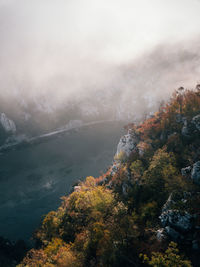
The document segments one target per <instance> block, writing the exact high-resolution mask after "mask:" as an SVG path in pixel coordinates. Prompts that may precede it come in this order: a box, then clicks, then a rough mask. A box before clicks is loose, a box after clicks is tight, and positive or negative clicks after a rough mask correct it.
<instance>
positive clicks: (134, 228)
mask: <svg viewBox="0 0 200 267" xmlns="http://www.w3.org/2000/svg"><path fill="white" fill-rule="evenodd" d="M199 126H200V88H199V86H197V87H196V89H195V90H193V91H190V90H184V89H183V88H179V90H177V91H176V92H175V93H174V94H173V96H172V97H171V99H170V101H169V102H168V103H167V104H165V105H163V106H161V107H160V109H159V111H158V112H156V113H155V114H154V115H153V116H152V117H151V118H149V119H147V120H145V121H144V122H143V123H141V124H139V125H134V124H130V125H128V126H127V130H128V133H127V135H125V136H124V137H122V138H121V140H120V142H119V145H118V148H117V153H116V156H115V160H114V164H113V166H111V167H110V169H109V170H108V172H107V173H105V174H104V175H102V176H100V177H98V178H96V179H95V178H93V177H88V178H87V179H86V181H85V182H81V183H80V184H79V185H77V186H75V187H74V192H72V193H71V194H70V195H69V196H65V197H63V203H62V205H61V206H60V207H59V209H58V210H56V211H52V212H50V213H48V214H47V215H46V217H45V218H44V220H43V222H42V224H41V226H40V228H39V229H38V230H37V232H36V234H35V239H36V249H32V250H30V251H29V252H28V254H27V256H26V257H25V258H24V260H23V262H22V263H21V264H20V265H19V266H20V267H23V266H29V267H30V266H46V267H47V266H51V267H53V266H60V267H61V266H62V267H64V266H65V267H68V266H108V267H109V266H188V267H189V266H199V260H200V258H199V252H200V209H199V205H200V187H199V185H200V127H199ZM179 251H180V252H179ZM182 254H183V255H182ZM186 258H188V259H186Z"/></svg>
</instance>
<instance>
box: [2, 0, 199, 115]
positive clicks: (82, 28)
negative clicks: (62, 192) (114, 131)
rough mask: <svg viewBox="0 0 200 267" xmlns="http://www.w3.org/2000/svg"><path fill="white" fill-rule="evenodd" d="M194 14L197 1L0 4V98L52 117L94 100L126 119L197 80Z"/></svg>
mask: <svg viewBox="0 0 200 267" xmlns="http://www.w3.org/2000/svg"><path fill="white" fill-rule="evenodd" d="M199 10H200V2H199V1H196V0H192V1H191V0H190V1H189V0H176V1H174V0H173V1H172V0H170V1H167V3H166V1H160V0H159V1H158V0H151V1H148V0H142V1H136V0H135V1H130V0H127V1H122V0H117V1H114V0H110V1H98V0H86V1H80V0H76V1H72V0H68V1H64V0H60V1H53V0H48V1H47V0H43V1H39V0H34V1H25V0H10V1H4V0H0V69H1V72H0V93H1V100H2V99H4V100H5V99H6V103H7V104H6V105H7V106H8V105H9V103H11V102H17V103H18V104H19V106H27V103H29V102H32V101H35V102H42V105H44V106H45V105H46V106H48V108H47V109H48V111H49V112H51V111H54V110H56V109H57V107H59V106H61V105H70V104H71V103H72V104H73V105H77V106H79V105H83V106H84V105H89V106H90V105H91V102H92V101H94V102H95V101H97V99H98V102H103V103H104V105H103V106H101V107H100V109H104V108H105V106H106V107H107V111H106V113H109V112H110V113H111V110H110V107H109V108H108V106H114V109H120V108H121V109H122V110H123V111H122V113H126V118H127V117H128V118H129V117H130V118H131V116H133V114H137V113H141V112H143V113H144V112H146V111H148V109H149V110H151V109H155V107H154V106H156V105H157V104H158V103H159V101H160V100H161V99H162V98H165V97H167V96H169V93H171V91H173V90H174V89H175V88H177V87H179V86H187V87H194V86H195V84H196V83H197V82H198V80H199V74H200V68H199V56H200V52H199V45H198V43H199V36H200V35H199V33H200V19H199ZM158 21H159V23H158ZM8 100H9V101H8ZM138 103H140V104H138ZM141 104H142V105H141ZM143 104H144V105H143ZM10 106H12V104H10ZM125 106H126V107H127V106H128V108H129V113H131V114H129V115H127V113H128V111H127V110H126V108H125V110H124V107H125ZM141 106H145V107H147V110H143V108H141ZM153 107H154V108H153ZM89 108H90V107H89ZM91 109H92V107H91ZM83 111H84V108H83ZM115 116H116V115H115ZM120 116H122V115H120ZM122 117H123V116H122Z"/></svg>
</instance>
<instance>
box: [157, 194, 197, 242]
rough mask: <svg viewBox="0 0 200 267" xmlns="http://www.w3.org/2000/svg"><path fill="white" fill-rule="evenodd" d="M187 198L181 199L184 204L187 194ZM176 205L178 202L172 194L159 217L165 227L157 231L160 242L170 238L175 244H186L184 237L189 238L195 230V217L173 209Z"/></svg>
mask: <svg viewBox="0 0 200 267" xmlns="http://www.w3.org/2000/svg"><path fill="white" fill-rule="evenodd" d="M185 197H186V199H185V198H184V199H181V201H182V202H183V203H185V202H186V201H187V193H186V194H185ZM188 197H189V194H188ZM174 204H176V201H175V200H173V195H172V194H170V196H169V198H168V200H167V201H166V203H165V205H164V206H163V208H162V213H161V215H160V217H159V218H160V221H161V225H162V227H163V228H161V229H159V230H158V231H157V239H158V240H159V241H162V240H164V239H166V237H167V236H168V237H170V239H172V240H173V241H175V242H177V241H183V242H184V238H185V237H184V236H185V235H186V236H187V235H188V234H189V233H190V232H191V231H192V229H193V228H194V216H193V215H191V214H189V213H188V212H186V211H181V210H177V209H173V205H174Z"/></svg>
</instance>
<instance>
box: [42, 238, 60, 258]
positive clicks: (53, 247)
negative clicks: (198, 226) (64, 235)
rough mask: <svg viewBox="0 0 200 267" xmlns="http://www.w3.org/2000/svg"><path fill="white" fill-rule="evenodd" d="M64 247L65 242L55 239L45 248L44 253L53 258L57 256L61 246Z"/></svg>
mask: <svg viewBox="0 0 200 267" xmlns="http://www.w3.org/2000/svg"><path fill="white" fill-rule="evenodd" d="M63 245H64V242H63V240H62V239H60V238H53V239H52V241H51V242H50V243H49V244H48V246H47V247H45V249H44V252H45V253H46V254H47V255H48V256H51V255H53V254H56V253H57V252H58V250H59V248H60V247H61V246H63Z"/></svg>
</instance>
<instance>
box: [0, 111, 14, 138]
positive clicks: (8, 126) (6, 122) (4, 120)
mask: <svg viewBox="0 0 200 267" xmlns="http://www.w3.org/2000/svg"><path fill="white" fill-rule="evenodd" d="M0 123H1V125H2V127H3V128H4V130H5V131H6V132H8V133H9V132H10V133H15V132H16V125H15V123H14V121H12V120H10V119H9V118H8V117H7V116H6V114H5V113H1V116H0Z"/></svg>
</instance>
